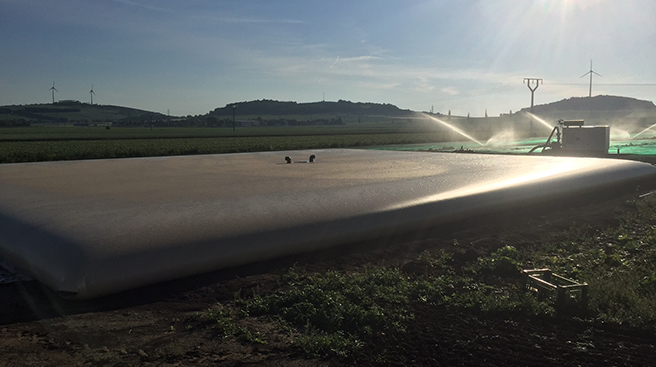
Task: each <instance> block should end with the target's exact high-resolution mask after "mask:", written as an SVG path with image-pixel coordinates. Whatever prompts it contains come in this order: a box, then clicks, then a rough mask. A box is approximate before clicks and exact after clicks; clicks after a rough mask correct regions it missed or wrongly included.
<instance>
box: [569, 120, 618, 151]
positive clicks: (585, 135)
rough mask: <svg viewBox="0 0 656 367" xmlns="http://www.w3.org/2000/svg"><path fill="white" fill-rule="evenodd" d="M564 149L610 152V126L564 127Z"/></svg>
mask: <svg viewBox="0 0 656 367" xmlns="http://www.w3.org/2000/svg"><path fill="white" fill-rule="evenodd" d="M562 134H563V143H562V144H563V151H576V152H590V153H597V154H606V153H608V148H609V146H610V127H609V126H580V127H571V126H570V127H563V128H562Z"/></svg>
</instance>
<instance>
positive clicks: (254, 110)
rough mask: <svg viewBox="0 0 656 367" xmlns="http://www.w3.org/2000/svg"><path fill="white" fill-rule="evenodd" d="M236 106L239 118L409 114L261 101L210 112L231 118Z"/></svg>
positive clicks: (375, 107) (382, 107)
mask: <svg viewBox="0 0 656 367" xmlns="http://www.w3.org/2000/svg"><path fill="white" fill-rule="evenodd" d="M233 105H236V106H237V108H236V113H237V114H238V115H239V116H254V117H255V116H262V117H264V116H298V115H302V116H307V115H322V114H323V115H347V114H348V115H381V116H403V115H408V114H411V113H412V111H410V110H402V109H400V108H398V107H396V106H394V105H392V104H380V103H363V102H351V101H344V100H339V101H337V102H308V103H298V102H281V101H275V100H268V99H262V100H257V101H247V102H237V103H230V104H227V105H226V106H225V107H220V108H216V109H215V110H214V111H211V112H210V115H214V116H217V117H218V116H232V106H233Z"/></svg>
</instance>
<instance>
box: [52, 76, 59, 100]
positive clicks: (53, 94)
mask: <svg viewBox="0 0 656 367" xmlns="http://www.w3.org/2000/svg"><path fill="white" fill-rule="evenodd" d="M50 91H52V104H55V92H59V91H58V90H57V88H55V81H54V80H53V81H52V88H50Z"/></svg>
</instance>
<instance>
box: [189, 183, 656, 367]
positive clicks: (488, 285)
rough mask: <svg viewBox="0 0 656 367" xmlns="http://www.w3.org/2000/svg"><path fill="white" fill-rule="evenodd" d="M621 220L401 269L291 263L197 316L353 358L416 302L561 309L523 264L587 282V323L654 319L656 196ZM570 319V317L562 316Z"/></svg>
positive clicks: (250, 334) (401, 322)
mask: <svg viewBox="0 0 656 367" xmlns="http://www.w3.org/2000/svg"><path fill="white" fill-rule="evenodd" d="M633 204H634V206H635V211H634V213H633V214H630V215H627V216H626V217H625V218H624V220H622V221H621V222H620V223H619V224H618V225H615V226H612V227H609V228H605V229H602V230H598V231H591V230H590V228H585V227H580V226H578V227H577V226H574V227H572V229H571V230H569V231H568V232H567V233H566V234H565V235H564V236H561V237H560V239H559V240H557V241H552V242H545V243H542V244H539V245H537V246H533V247H530V248H519V249H518V248H515V247H513V246H510V245H505V246H502V247H500V248H499V249H498V250H496V251H494V252H492V253H491V254H489V255H487V256H479V257H477V258H476V257H471V258H469V259H467V260H459V261H455V260H454V259H453V257H452V256H451V255H450V254H448V253H445V252H444V251H442V252H440V253H436V254H431V253H428V252H424V253H422V254H420V255H419V256H418V257H417V258H416V259H415V260H414V261H412V262H410V263H407V264H405V265H403V266H402V267H381V266H374V267H370V268H367V269H363V270H362V271H358V272H352V273H343V272H336V271H329V272H325V273H315V272H306V271H304V270H302V269H298V268H292V269H290V270H289V271H288V272H287V273H286V274H284V275H282V276H281V277H280V280H279V286H278V288H277V289H275V290H273V291H271V292H268V293H266V294H254V295H252V296H248V297H242V296H240V295H238V296H236V297H235V300H234V301H232V302H231V303H230V304H229V305H227V306H225V307H224V308H223V309H211V310H208V311H207V312H206V313H204V314H201V315H200V316H199V320H203V322H205V323H209V324H211V325H212V327H213V328H214V329H215V334H216V335H217V336H220V337H223V338H226V337H236V338H239V339H240V340H243V341H244V342H249V343H265V342H266V341H267V338H268V336H267V335H266V333H264V332H254V331H252V330H251V331H248V330H245V329H244V328H242V327H240V326H238V325H239V319H241V318H255V319H256V318H264V319H266V320H267V322H271V321H274V322H277V323H278V325H280V326H281V329H283V330H286V332H287V333H288V334H289V335H290V336H291V337H292V339H293V344H294V345H295V346H296V348H298V350H299V351H300V352H302V353H303V354H305V355H306V356H308V357H313V358H315V357H322V358H333V357H334V358H348V357H349V356H351V355H353V354H355V353H356V352H357V351H358V350H359V349H360V348H363V347H366V346H367V345H368V343H371V342H372V340H380V338H378V337H380V336H381V335H383V334H390V333H391V334H393V333H403V332H404V331H405V330H406V329H407V327H408V326H409V325H410V323H412V322H413V320H414V319H415V315H414V314H413V310H414V309H417V307H418V306H420V305H422V307H424V306H423V305H429V307H435V308H436V310H437V309H438V308H440V309H444V308H447V309H449V308H451V309H457V310H461V311H462V310H468V311H471V312H476V313H498V312H502V313H514V314H521V315H529V316H530V315H542V316H550V315H555V314H556V310H555V309H554V307H553V305H552V304H551V303H548V302H550V301H545V302H543V301H539V300H538V299H537V298H536V297H535V296H534V295H533V294H532V293H530V292H526V289H525V287H524V282H523V278H522V277H521V269H523V268H532V267H538V268H539V267H548V268H551V269H552V270H553V271H554V272H555V273H558V274H562V275H565V276H568V277H571V278H574V279H576V280H578V281H581V282H587V283H588V284H589V292H588V295H589V302H588V308H587V311H586V313H584V314H582V315H579V317H581V316H582V317H583V318H584V319H587V320H589V321H603V322H607V323H616V324H627V325H630V326H634V327H638V328H648V329H653V328H654V326H656V308H654V307H653V305H654V304H656V215H655V213H656V195H654V196H653V197H652V196H649V197H647V198H645V199H639V200H636V201H635V202H634V203H633ZM561 316H563V317H567V316H568V315H561Z"/></svg>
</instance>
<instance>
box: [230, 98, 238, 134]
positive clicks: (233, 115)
mask: <svg viewBox="0 0 656 367" xmlns="http://www.w3.org/2000/svg"><path fill="white" fill-rule="evenodd" d="M230 107H232V131H235V110H236V109H237V105H236V104H233V105H232V106H230Z"/></svg>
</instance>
